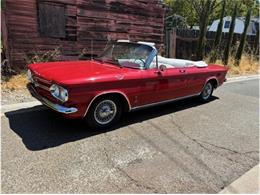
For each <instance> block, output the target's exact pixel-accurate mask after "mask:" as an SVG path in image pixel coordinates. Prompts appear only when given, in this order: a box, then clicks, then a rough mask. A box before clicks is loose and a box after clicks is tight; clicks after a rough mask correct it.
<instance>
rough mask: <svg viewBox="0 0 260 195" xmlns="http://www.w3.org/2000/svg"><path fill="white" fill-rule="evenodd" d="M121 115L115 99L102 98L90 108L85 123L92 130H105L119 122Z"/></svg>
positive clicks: (120, 109) (119, 106)
mask: <svg viewBox="0 0 260 195" xmlns="http://www.w3.org/2000/svg"><path fill="white" fill-rule="evenodd" d="M121 115H122V107H121V105H120V101H119V100H118V99H117V98H115V97H112V96H111V97H109V96H107V97H102V98H99V99H98V100H96V101H95V102H94V103H93V104H92V105H91V107H90V109H89V111H88V113H87V115H86V118H85V120H86V122H87V124H88V125H89V126H90V127H92V128H107V127H110V126H112V125H113V124H115V123H116V122H118V121H119V119H120V117H121Z"/></svg>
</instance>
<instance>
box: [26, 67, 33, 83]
mask: <svg viewBox="0 0 260 195" xmlns="http://www.w3.org/2000/svg"><path fill="white" fill-rule="evenodd" d="M27 78H28V80H29V81H30V82H33V77H32V72H31V70H30V69H28V71H27Z"/></svg>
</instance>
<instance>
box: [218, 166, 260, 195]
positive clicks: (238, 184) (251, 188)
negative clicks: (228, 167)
mask: <svg viewBox="0 0 260 195" xmlns="http://www.w3.org/2000/svg"><path fill="white" fill-rule="evenodd" d="M259 184H260V179H259V164H257V165H256V166H254V167H253V168H252V169H250V170H249V171H247V172H246V173H245V174H243V175H242V176H240V177H239V178H238V179H237V180H235V181H233V182H232V183H231V184H230V185H229V186H227V187H225V188H224V189H223V190H221V191H220V192H219V194H259V193H260V186H259Z"/></svg>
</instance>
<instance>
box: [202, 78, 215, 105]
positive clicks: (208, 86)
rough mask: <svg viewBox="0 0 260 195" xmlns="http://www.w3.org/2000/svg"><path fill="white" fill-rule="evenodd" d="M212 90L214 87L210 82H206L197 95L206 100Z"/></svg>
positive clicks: (203, 100) (208, 98)
mask: <svg viewBox="0 0 260 195" xmlns="http://www.w3.org/2000/svg"><path fill="white" fill-rule="evenodd" d="M213 90H214V87H213V84H212V82H207V83H206V85H205V86H204V88H203V90H202V92H201V94H200V96H199V99H200V100H201V101H202V102H208V101H209V100H210V98H211V96H212V93H213Z"/></svg>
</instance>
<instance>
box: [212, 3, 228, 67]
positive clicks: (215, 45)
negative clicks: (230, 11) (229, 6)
mask: <svg viewBox="0 0 260 195" xmlns="http://www.w3.org/2000/svg"><path fill="white" fill-rule="evenodd" d="M225 7H226V0H223V4H222V11H221V16H220V19H219V23H218V28H217V33H216V35H215V39H214V43H213V47H212V52H211V53H212V55H211V58H210V61H211V62H215V61H216V59H217V52H218V51H217V50H218V47H219V43H220V41H221V35H222V28H223V18H224V14H225Z"/></svg>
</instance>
